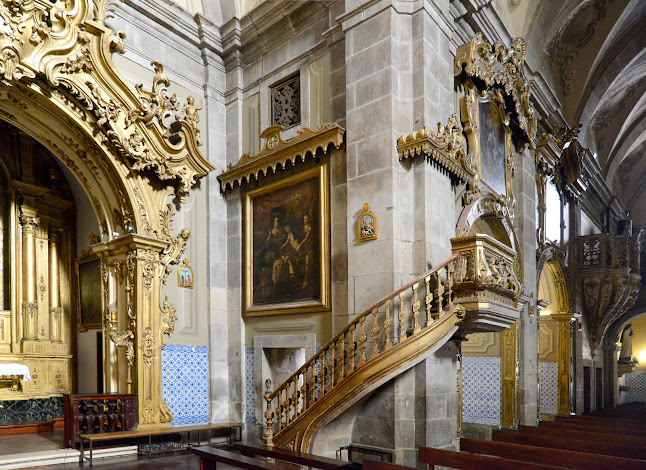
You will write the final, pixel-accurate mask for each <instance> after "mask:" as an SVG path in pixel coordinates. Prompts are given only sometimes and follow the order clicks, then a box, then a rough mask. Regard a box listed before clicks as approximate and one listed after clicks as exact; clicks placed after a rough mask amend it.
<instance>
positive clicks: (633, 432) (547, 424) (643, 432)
mask: <svg viewBox="0 0 646 470" xmlns="http://www.w3.org/2000/svg"><path fill="white" fill-rule="evenodd" d="M538 427H539V428H543V429H549V430H552V429H566V430H571V431H583V432H597V433H611V434H616V435H627V436H642V437H646V429H638V428H635V427H633V426H631V425H627V426H618V425H615V426H596V425H595V424H592V423H591V424H580V423H568V422H567V421H559V422H552V421H541V422H540V423H539V425H538Z"/></svg>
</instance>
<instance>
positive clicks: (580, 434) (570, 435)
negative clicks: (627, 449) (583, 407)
mask: <svg viewBox="0 0 646 470" xmlns="http://www.w3.org/2000/svg"><path fill="white" fill-rule="evenodd" d="M518 432H519V433H520V434H529V435H532V436H540V435H544V434H545V430H544V429H542V428H539V427H537V426H518ZM549 435H550V437H555V438H561V439H564V440H568V439H579V440H584V441H595V442H606V443H609V444H622V445H629V446H639V447H646V437H643V436H627V435H617V434H614V433H613V432H611V431H609V432H606V433H600V432H587V431H572V430H569V429H550V432H549Z"/></svg>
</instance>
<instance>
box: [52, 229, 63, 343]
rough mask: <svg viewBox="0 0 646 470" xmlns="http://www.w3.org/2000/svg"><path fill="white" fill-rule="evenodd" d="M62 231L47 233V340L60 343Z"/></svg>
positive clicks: (54, 230)
mask: <svg viewBox="0 0 646 470" xmlns="http://www.w3.org/2000/svg"><path fill="white" fill-rule="evenodd" d="M61 240H62V231H61V229H60V228H52V229H50V231H49V339H50V341H52V342H57V343H60V342H61V341H62V336H61V321H62V315H63V309H62V307H61V280H60V268H59V261H60V260H59V257H60V245H61Z"/></svg>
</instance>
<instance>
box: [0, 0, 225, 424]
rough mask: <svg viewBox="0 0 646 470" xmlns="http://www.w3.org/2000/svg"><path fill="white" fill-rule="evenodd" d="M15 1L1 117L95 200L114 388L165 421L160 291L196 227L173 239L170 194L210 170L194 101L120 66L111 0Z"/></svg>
mask: <svg viewBox="0 0 646 470" xmlns="http://www.w3.org/2000/svg"><path fill="white" fill-rule="evenodd" d="M16 8H17V9H19V10H20V11H19V12H18V11H14V12H13V13H12V14H11V15H9V18H10V20H9V21H10V22H9V23H8V24H7V25H5V29H6V31H7V34H4V35H3V36H2V37H0V119H2V120H5V121H7V122H9V123H10V124H12V125H14V126H16V127H17V128H19V129H21V130H22V131H24V132H25V133H27V134H29V135H30V136H32V137H34V138H35V139H36V140H38V141H39V142H40V143H41V144H43V145H44V146H45V147H46V148H47V149H48V150H49V151H50V152H51V153H52V154H53V155H54V156H55V157H57V158H58V159H59V161H60V162H61V163H62V164H63V165H64V166H65V167H66V168H67V169H68V170H69V171H70V172H71V173H72V174H73V175H74V176H75V177H76V178H77V179H78V181H79V183H80V184H81V186H82V187H83V189H84V191H85V192H86V194H87V195H88V198H89V199H90V201H91V202H92V206H93V209H94V212H95V215H96V217H97V219H98V222H99V226H100V230H101V237H100V240H96V242H97V243H95V244H93V245H92V251H93V252H94V253H95V254H96V255H98V256H99V258H101V270H102V279H103V297H104V298H103V304H104V312H103V328H104V332H105V336H106V337H107V338H110V339H109V340H106V342H107V343H108V344H107V345H108V346H109V347H110V348H112V349H113V352H114V354H112V355H111V357H113V359H112V363H110V364H106V365H107V367H106V370H107V371H108V372H107V374H108V375H109V376H110V375H111V376H110V379H111V381H110V382H109V383H108V390H107V391H112V392H121V393H125V392H132V393H137V394H138V395H139V397H140V398H139V402H138V419H139V423H140V426H144V427H145V426H147V425H150V426H152V425H159V424H161V423H169V422H170V420H171V419H172V416H171V414H170V412H169V411H168V408H167V407H166V405H165V403H164V401H163V399H162V397H161V392H162V390H161V350H162V349H163V347H164V345H165V339H164V335H165V334H170V333H171V332H172V331H173V328H174V320H175V314H174V313H175V309H174V308H173V306H172V305H170V304H169V303H168V301H167V300H166V301H162V299H161V288H162V285H163V284H164V283H165V282H166V279H167V277H168V275H169V273H170V267H171V265H173V264H177V263H178V261H179V259H180V257H181V255H182V253H183V251H184V249H185V245H186V241H187V239H188V237H189V233H188V230H186V229H184V230H182V231H181V232H180V234H179V236H177V237H173V236H172V234H171V231H170V218H171V216H172V206H171V205H167V201H168V198H169V196H172V195H173V194H174V195H175V196H176V198H177V199H176V201H177V202H178V203H181V202H182V200H183V198H184V196H185V195H186V194H188V192H189V191H190V190H191V189H192V188H193V186H194V185H195V184H196V182H197V180H198V179H199V178H201V177H203V176H205V175H206V174H207V173H208V172H209V171H211V170H212V169H213V166H212V165H211V164H210V163H209V162H208V161H207V160H206V159H205V158H204V157H203V156H202V155H201V153H200V152H199V150H198V145H200V135H199V131H198V129H197V119H198V117H197V111H198V109H199V108H198V107H197V106H195V103H194V101H192V100H191V99H189V100H187V103H186V104H184V105H183V106H182V105H181V104H180V103H179V102H178V101H177V99H176V97H175V95H170V96H169V94H167V88H168V87H169V86H170V81H169V80H168V78H167V77H166V76H165V75H164V74H163V66H162V65H161V63H159V62H157V61H154V62H153V64H152V65H153V67H154V69H155V77H154V79H153V83H152V87H151V88H150V89H146V87H144V85H142V84H139V85H137V86H136V87H133V86H132V85H131V84H130V83H129V82H128V81H127V80H126V79H125V78H124V77H123V76H122V75H121V74H120V72H119V71H118V70H117V68H116V67H115V66H114V63H113V62H112V54H114V53H115V52H118V53H121V52H123V51H124V44H123V39H124V37H125V35H124V34H123V33H116V34H114V33H113V32H112V31H110V30H109V29H108V28H107V27H106V26H105V24H104V22H103V19H104V18H105V15H106V12H107V9H108V1H107V0H99V1H92V0H70V1H68V2H65V4H64V5H59V3H57V2H52V3H47V5H45V4H44V3H42V2H21V3H20V4H19V5H17V6H16ZM173 117H175V120H174V121H172V122H170V121H171V120H172V118H173ZM115 348H116V349H118V350H119V353H118V354H117V353H116V350H115ZM125 370H127V376H126V374H125V373H124V371H125Z"/></svg>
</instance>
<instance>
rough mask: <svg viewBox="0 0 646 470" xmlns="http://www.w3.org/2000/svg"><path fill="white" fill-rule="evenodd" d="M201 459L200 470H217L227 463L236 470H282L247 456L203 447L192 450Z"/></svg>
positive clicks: (274, 465)
mask: <svg viewBox="0 0 646 470" xmlns="http://www.w3.org/2000/svg"><path fill="white" fill-rule="evenodd" d="M191 450H192V451H193V452H195V454H197V455H198V456H199V457H200V470H215V469H216V468H217V464H218V462H219V463H225V464H227V465H232V466H234V467H236V468H244V469H247V470H281V469H282V466H281V465H277V464H274V463H270V462H267V461H265V460H258V459H254V458H252V457H247V456H246V455H240V454H236V453H235V452H229V451H228V450H222V449H217V448H215V447H209V446H201V447H193V448H192V449H191Z"/></svg>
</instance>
